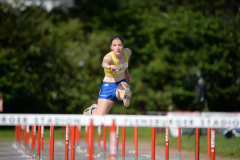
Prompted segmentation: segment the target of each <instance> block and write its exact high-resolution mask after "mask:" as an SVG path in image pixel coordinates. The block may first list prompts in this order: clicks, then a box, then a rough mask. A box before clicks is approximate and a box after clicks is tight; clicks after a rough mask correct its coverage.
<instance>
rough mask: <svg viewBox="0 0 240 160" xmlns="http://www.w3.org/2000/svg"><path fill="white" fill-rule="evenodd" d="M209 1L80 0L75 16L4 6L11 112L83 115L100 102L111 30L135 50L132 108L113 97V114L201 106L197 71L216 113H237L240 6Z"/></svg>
mask: <svg viewBox="0 0 240 160" xmlns="http://www.w3.org/2000/svg"><path fill="white" fill-rule="evenodd" d="M233 4H234V5H233ZM211 5H212V6H209V3H208V1H203V3H200V2H199V3H192V2H191V1H188V0H185V1H175V2H171V1H169V2H163V1H151V0H150V1H137V0H131V1H121V2H120V1H118V0H113V1H111V2H110V1H106V2H103V1H76V7H74V8H69V9H68V12H64V11H63V10H61V9H60V8H56V9H54V10H52V11H51V12H47V11H45V10H43V9H41V8H40V7H34V6H30V7H27V8H25V9H21V8H13V7H11V6H10V5H8V4H6V3H1V4H0V26H1V27H0V41H1V43H0V48H1V50H0V74H1V75H0V87H1V88H2V90H3V97H4V105H5V106H6V107H5V111H6V112H34V113H42V112H52V113H81V112H82V111H83V109H84V108H86V107H87V106H89V105H91V104H92V103H97V97H98V93H99V90H100V86H101V83H102V79H103V76H104V72H103V69H102V67H101V62H102V58H103V56H104V55H105V54H106V53H108V52H109V51H110V47H109V40H110V38H111V36H113V35H114V34H120V35H122V36H123V37H124V38H125V40H126V45H125V47H129V48H130V49H131V50H132V52H133V54H132V57H131V59H130V67H129V70H130V74H131V75H132V76H133V79H132V81H130V82H129V83H130V85H131V89H132V92H133V98H132V101H131V105H130V107H129V108H128V109H125V108H122V107H123V106H122V104H121V103H115V105H114V106H116V107H113V109H112V111H111V113H124V114H127V113H129V114H133V113H145V112H146V111H149V110H156V111H166V110H169V109H174V110H175V109H181V110H195V109H196V108H197V103H196V102H195V101H194V86H195V85H196V84H197V76H196V73H198V72H199V73H201V75H202V77H203V79H204V80H205V82H206V83H207V89H208V106H209V109H210V110H211V111H236V110H239V106H240V54H239V53H240V49H239V44H240V33H239V27H240V24H239V22H240V14H239V11H237V10H236V7H235V5H238V6H239V4H238V3H237V2H235V1H233V2H231V5H229V4H226V3H223V2H222V3H220V2H219V3H218V2H213V3H212V4H211ZM214 6H215V8H214ZM225 6H226V7H225ZM212 7H213V8H214V10H213V9H211V8H212ZM224 7H225V8H224ZM120 107H121V108H120Z"/></svg>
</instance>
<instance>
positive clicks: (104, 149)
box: [103, 125, 107, 159]
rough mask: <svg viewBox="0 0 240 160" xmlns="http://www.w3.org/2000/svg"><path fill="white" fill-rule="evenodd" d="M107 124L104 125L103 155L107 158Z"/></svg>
mask: <svg viewBox="0 0 240 160" xmlns="http://www.w3.org/2000/svg"><path fill="white" fill-rule="evenodd" d="M106 130H107V129H106V126H105V125H104V126H103V157H104V159H106V134H107V133H106V132H107V131H106Z"/></svg>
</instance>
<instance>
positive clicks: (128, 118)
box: [0, 114, 240, 160]
mask: <svg viewBox="0 0 240 160" xmlns="http://www.w3.org/2000/svg"><path fill="white" fill-rule="evenodd" d="M20 124H21V126H28V125H29V126H32V135H33V136H32V145H31V151H32V155H33V157H35V151H34V150H35V149H34V148H35V147H34V146H35V135H36V126H38V135H41V140H40V136H38V137H39V139H38V144H37V146H38V147H37V156H36V157H37V158H38V159H40V158H41V157H42V158H43V156H42V154H41V151H42V150H43V149H40V147H41V148H43V147H42V146H43V128H44V127H43V126H50V133H51V134H50V159H51V160H53V159H54V126H69V125H71V130H72V131H71V157H70V158H71V160H74V159H75V126H80V125H81V126H88V129H87V130H88V133H87V134H86V135H88V138H86V137H85V138H86V140H87V141H86V143H87V148H88V156H87V157H86V158H85V159H87V158H88V159H98V158H96V157H93V154H94V139H93V133H94V126H97V127H98V126H104V127H106V126H111V129H110V159H116V158H117V154H116V153H117V152H116V150H118V147H116V145H117V144H118V143H117V137H118V136H117V133H116V132H117V131H116V126H122V127H123V131H124V133H123V135H122V136H123V138H122V139H123V142H122V144H123V145H122V157H121V158H122V159H125V126H127V127H134V132H135V134H136V135H137V126H139V127H152V135H153V137H154V138H153V139H152V153H151V159H152V160H154V159H159V160H160V159H161V160H162V159H165V160H168V159H170V160H171V159H173V158H169V153H168V150H169V148H168V147H169V140H168V135H169V131H168V127H169V126H171V127H172V126H173V127H185V128H195V127H196V146H197V145H199V136H197V135H198V134H199V131H198V129H199V128H208V133H209V132H210V133H211V136H210V135H209V136H208V141H211V146H210V147H209V146H208V148H210V149H211V153H210V155H211V160H214V159H215V128H230V127H240V114H238V116H236V117H209V118H202V117H166V116H136V115H106V116H84V115H76V114H54V115H51V116H49V115H41V114H33V115H29V114H19V115H18V114H1V117H0V125H1V126H4V125H5V126H16V125H17V126H16V127H15V129H16V130H17V131H18V133H16V134H15V137H16V141H17V142H18V143H19V147H17V148H18V149H19V151H20V150H21V147H22V146H24V147H25V148H26V150H25V154H26V152H27V139H28V138H27V137H28V136H27V127H25V133H24V134H25V136H24V137H25V138H24V143H23V145H21V143H22V142H21V139H19V137H21V135H22V134H21V128H20V127H19V126H20ZM155 127H166V130H165V131H166V132H165V134H166V139H165V157H164V158H156V157H155ZM19 128H20V132H19ZM41 128H42V129H41ZM66 128H67V127H66ZM210 128H211V130H210ZM104 130H105V128H104ZM40 132H41V133H40ZM179 133H180V131H179ZM104 134H106V131H105V132H104ZM104 137H105V136H104ZM105 139H106V138H105ZM67 140H68V139H67V130H66V142H67ZM41 141H42V146H40V143H41ZM179 141H181V139H180V140H179ZM197 143H198V144H197ZM66 144H69V143H66ZM134 144H135V152H134V153H135V159H150V158H142V157H138V148H137V146H138V144H137V136H136V137H134ZM209 144H210V143H208V145H209ZM66 149H67V152H66ZM68 149H69V146H66V145H65V159H68V158H69V156H68V155H67V154H68V153H69V152H68ZM103 150H104V151H105V157H106V143H105V144H104V145H103ZM197 152H198V153H197ZM98 153H99V152H98ZM66 155H67V156H66ZM105 157H104V158H105ZM180 157H181V154H180V147H179V157H178V158H174V159H180ZM119 158H120V157H119ZM195 158H196V160H197V159H199V148H197V147H196V157H195ZM25 159H28V157H25ZM55 159H56V158H55ZM76 159H77V158H76ZM128 159H129V158H128Z"/></svg>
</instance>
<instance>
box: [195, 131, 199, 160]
mask: <svg viewBox="0 0 240 160" xmlns="http://www.w3.org/2000/svg"><path fill="white" fill-rule="evenodd" d="M195 131H196V135H195V136H196V137H195V145H196V146H195V159H196V160H199V128H196V129H195Z"/></svg>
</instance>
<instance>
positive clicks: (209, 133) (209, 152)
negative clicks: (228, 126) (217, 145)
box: [207, 128, 211, 160]
mask: <svg viewBox="0 0 240 160" xmlns="http://www.w3.org/2000/svg"><path fill="white" fill-rule="evenodd" d="M207 148H208V160H210V159H211V158H210V157H211V129H210V128H208V129H207Z"/></svg>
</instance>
